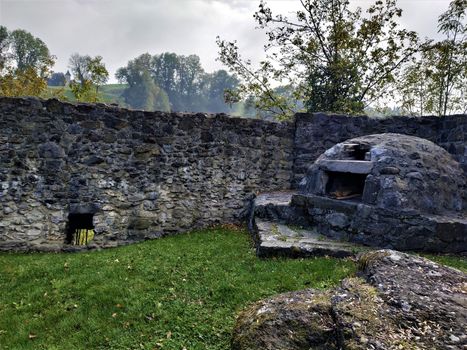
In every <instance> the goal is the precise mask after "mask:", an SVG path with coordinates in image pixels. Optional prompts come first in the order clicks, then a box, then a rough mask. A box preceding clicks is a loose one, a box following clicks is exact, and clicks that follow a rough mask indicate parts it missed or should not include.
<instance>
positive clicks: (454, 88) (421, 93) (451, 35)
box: [400, 0, 467, 115]
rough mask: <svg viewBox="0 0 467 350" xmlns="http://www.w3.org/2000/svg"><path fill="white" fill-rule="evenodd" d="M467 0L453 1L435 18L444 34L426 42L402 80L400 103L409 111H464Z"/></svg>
mask: <svg viewBox="0 0 467 350" xmlns="http://www.w3.org/2000/svg"><path fill="white" fill-rule="evenodd" d="M466 11H467V0H454V1H452V2H451V3H450V5H449V8H448V10H447V11H446V12H444V13H443V14H442V15H441V16H440V17H439V19H438V31H439V32H440V33H443V34H444V35H445V36H446V37H445V39H443V40H441V41H439V42H434V43H433V42H430V43H428V44H427V45H426V46H425V48H424V50H423V51H422V52H421V55H420V57H419V59H418V60H417V61H416V62H415V63H414V64H412V65H410V66H408V67H407V68H406V70H405V79H403V80H401V83H400V90H401V105H402V107H403V108H404V109H405V110H406V111H408V112H409V113H411V114H418V115H422V114H424V113H433V114H436V115H447V114H449V113H453V112H461V113H466V112H467V97H466V94H467V87H466V86H465V81H466V80H467V25H466V24H465V16H466Z"/></svg>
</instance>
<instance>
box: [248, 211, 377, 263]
mask: <svg viewBox="0 0 467 350" xmlns="http://www.w3.org/2000/svg"><path fill="white" fill-rule="evenodd" d="M254 230H255V232H254V235H255V241H256V254H257V255H258V256H259V257H272V256H287V257H293V258H302V257H313V256H332V257H337V258H344V257H349V256H355V255H356V254H358V253H360V252H363V251H367V250H370V249H371V248H369V247H366V246H362V245H358V244H353V243H349V242H342V241H336V240H332V239H330V238H328V237H326V236H323V235H321V234H319V232H317V230H316V229H315V228H307V229H304V228H300V227H295V226H288V225H285V224H281V223H278V222H272V221H265V220H263V219H260V218H256V219H255V227H254Z"/></svg>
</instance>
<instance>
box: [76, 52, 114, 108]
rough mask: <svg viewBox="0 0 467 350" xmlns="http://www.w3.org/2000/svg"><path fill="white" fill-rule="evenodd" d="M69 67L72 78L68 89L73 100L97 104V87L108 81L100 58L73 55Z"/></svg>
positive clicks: (107, 73)
mask: <svg viewBox="0 0 467 350" xmlns="http://www.w3.org/2000/svg"><path fill="white" fill-rule="evenodd" d="M69 67H70V69H71V71H72V73H73V76H74V79H73V81H72V82H70V89H71V91H72V93H73V95H74V96H75V98H76V99H77V100H79V101H87V102H97V101H98V100H99V87H100V86H102V85H103V84H105V83H106V82H107V80H108V79H109V72H108V71H107V69H106V68H105V64H104V63H103V62H102V57H101V56H96V57H91V56H89V55H84V56H81V55H80V54H78V53H75V54H73V55H71V57H70V60H69Z"/></svg>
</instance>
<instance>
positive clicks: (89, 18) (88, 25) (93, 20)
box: [0, 0, 449, 73]
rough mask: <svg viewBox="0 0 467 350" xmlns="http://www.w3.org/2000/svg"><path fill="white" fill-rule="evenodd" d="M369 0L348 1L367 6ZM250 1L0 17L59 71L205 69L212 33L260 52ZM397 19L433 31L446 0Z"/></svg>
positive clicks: (291, 1)
mask: <svg viewBox="0 0 467 350" xmlns="http://www.w3.org/2000/svg"><path fill="white" fill-rule="evenodd" d="M370 2H372V1H369V0H358V1H356V0H354V1H352V4H353V5H355V4H358V5H361V6H363V7H364V6H368V4H369V3H370ZM268 3H269V5H270V6H271V8H272V9H273V11H274V12H276V13H279V12H281V13H287V12H291V11H293V10H294V9H296V8H298V5H299V2H298V0H273V1H269V2H268ZM258 4H259V1H256V0H132V1H124V0H0V23H1V24H2V25H5V26H6V27H8V28H9V29H10V30H11V29H16V28H22V29H26V30H28V31H30V32H31V33H33V34H34V35H35V36H37V37H40V38H41V39H42V40H44V41H45V42H46V43H47V45H48V46H49V48H50V50H51V52H52V53H53V54H54V55H56V56H57V63H56V67H55V70H57V71H65V70H66V69H67V63H68V58H69V56H70V55H71V54H72V53H74V52H79V53H81V54H90V55H101V56H103V57H104V62H105V63H106V65H107V67H108V68H109V70H110V71H111V72H112V73H113V72H115V70H116V69H117V68H119V67H121V66H123V65H125V64H126V62H127V61H128V60H130V59H132V58H134V57H136V56H137V55H139V54H142V53H144V52H150V53H152V54H155V53H162V52H166V51H170V52H176V53H179V54H192V53H193V54H197V55H199V56H200V57H201V61H202V64H203V66H204V67H205V68H206V70H208V71H212V70H215V69H220V68H222V65H221V64H220V63H219V62H217V61H216V57H217V51H218V50H217V47H216V44H215V38H216V36H217V35H219V36H220V37H221V38H223V39H226V40H234V39H237V40H238V44H239V46H240V48H241V52H242V54H243V56H244V57H249V58H252V59H253V60H257V59H260V58H261V57H262V56H263V50H262V47H263V44H264V42H265V35H264V33H262V32H261V31H259V30H255V23H254V20H253V12H254V11H255V10H256V8H257V5H258ZM399 4H400V6H401V7H402V8H403V9H404V11H405V12H404V16H403V19H402V22H403V23H404V25H405V26H407V27H408V28H409V29H412V30H416V31H419V32H420V33H421V35H422V36H434V35H435V34H436V19H437V17H438V16H439V14H440V13H441V12H443V11H445V10H446V9H447V7H448V5H449V1H448V0H405V1H404V0H399Z"/></svg>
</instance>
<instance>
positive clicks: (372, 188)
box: [301, 134, 465, 214]
mask: <svg viewBox="0 0 467 350" xmlns="http://www.w3.org/2000/svg"><path fill="white" fill-rule="evenodd" d="M464 177H465V175H464V173H463V171H462V169H461V168H460V166H459V164H458V163H457V162H456V161H455V160H454V159H453V158H452V156H451V155H450V154H449V153H448V152H447V151H445V150H444V149H443V148H441V147H439V146H437V145H435V144H434V143H432V142H430V141H428V140H425V139H421V138H418V137H413V136H407V135H400V134H378V135H369V136H364V137H359V138H355V139H351V140H349V141H346V142H343V143H339V144H337V145H335V146H334V147H332V148H330V149H328V150H327V151H326V152H325V153H324V154H323V155H322V156H321V157H319V158H318V160H317V161H316V162H315V164H313V165H312V166H311V167H310V169H309V171H308V174H307V176H306V177H305V178H304V179H303V181H302V183H301V187H302V189H303V190H304V192H306V193H311V194H315V195H325V196H328V197H331V198H336V199H342V200H345V199H352V200H354V201H361V202H362V203H366V204H371V205H375V206H377V207H380V208H387V209H395V210H404V209H415V210H417V211H419V212H423V213H432V214H443V213H445V212H461V211H462V209H463V198H462V196H463V192H464V188H465V178H464Z"/></svg>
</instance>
